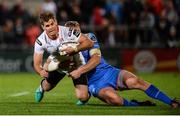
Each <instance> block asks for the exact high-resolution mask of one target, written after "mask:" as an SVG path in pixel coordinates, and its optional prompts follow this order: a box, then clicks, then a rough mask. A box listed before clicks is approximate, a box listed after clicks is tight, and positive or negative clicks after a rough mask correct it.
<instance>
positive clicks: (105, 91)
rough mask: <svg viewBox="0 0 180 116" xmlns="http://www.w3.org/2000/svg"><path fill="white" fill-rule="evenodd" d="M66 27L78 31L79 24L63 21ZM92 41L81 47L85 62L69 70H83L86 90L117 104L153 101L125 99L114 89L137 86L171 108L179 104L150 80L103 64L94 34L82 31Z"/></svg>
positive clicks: (101, 98)
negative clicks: (88, 47) (92, 44)
mask: <svg viewBox="0 0 180 116" xmlns="http://www.w3.org/2000/svg"><path fill="white" fill-rule="evenodd" d="M65 26H67V27H71V28H74V29H76V30H79V31H80V26H79V24H78V23H77V22H73V21H70V22H67V23H66V24H65ZM86 36H88V37H89V38H90V39H91V40H93V41H94V42H95V44H94V47H93V48H91V49H90V50H85V51H82V55H83V57H84V59H85V61H86V64H85V65H83V66H81V67H79V68H77V69H75V70H74V71H72V72H71V73H70V76H72V77H74V78H75V77H76V78H78V77H80V76H81V75H82V74H86V73H87V78H88V89H89V93H90V94H91V95H93V96H94V97H97V98H99V99H100V100H102V101H104V102H106V103H108V104H111V105H120V106H141V105H154V104H152V103H151V102H150V101H149V102H147V101H146V102H138V101H136V100H133V101H128V100H126V99H124V98H122V97H121V96H119V95H118V94H117V92H116V91H117V90H128V89H129V90H131V89H137V90H141V91H144V92H145V94H146V95H148V96H149V97H151V98H154V99H157V100H159V101H162V102H163V103H165V104H168V105H170V106H171V107H172V108H179V107H180V103H178V102H177V101H175V100H173V99H171V98H170V97H168V96H167V95H166V94H164V92H162V91H160V90H159V89H158V88H157V87H155V86H154V85H153V84H151V83H148V82H146V81H144V80H142V79H140V78H139V77H138V76H136V75H134V74H132V73H131V72H129V71H126V70H123V69H117V68H115V67H113V66H111V65H109V64H107V63H106V62H105V60H104V58H103V57H102V55H101V51H100V46H99V45H98V41H97V38H96V36H95V35H94V34H92V33H88V34H86ZM84 103H85V102H82V101H79V102H77V104H79V105H82V104H84Z"/></svg>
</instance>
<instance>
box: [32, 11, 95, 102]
mask: <svg viewBox="0 0 180 116" xmlns="http://www.w3.org/2000/svg"><path fill="white" fill-rule="evenodd" d="M40 23H41V26H42V28H43V30H44V32H42V34H41V35H40V36H39V37H38V38H37V39H36V42H35V46H34V69H35V71H36V72H37V74H39V75H40V76H41V77H42V78H43V80H42V81H41V84H40V86H39V87H38V88H37V89H36V92H35V100H36V102H40V101H41V100H42V98H43V96H44V92H45V91H49V90H51V89H53V88H54V87H55V86H56V85H57V83H58V82H59V81H60V80H61V79H62V78H63V77H64V76H65V75H66V73H64V72H63V71H59V70H55V71H47V70H45V69H44V68H43V56H44V52H47V53H49V54H50V55H53V56H55V58H56V56H60V54H59V52H61V53H62V52H63V53H65V55H66V56H71V55H74V54H80V53H79V51H82V50H86V49H89V48H91V47H92V46H93V41H91V40H90V39H88V38H87V37H86V36H84V35H83V34H82V33H80V32H78V31H76V30H73V29H70V28H67V27H64V26H60V25H58V24H57V20H56V18H55V16H54V15H53V14H52V13H50V12H44V13H41V14H40ZM68 42H70V43H77V46H76V47H71V46H69V47H66V48H65V49H62V51H59V48H60V47H61V46H62V45H63V44H64V43H68ZM79 58H80V57H79ZM78 60H82V59H78ZM67 63H68V62H67ZM69 63H70V62H69ZM67 66H69V65H67ZM61 68H63V67H61ZM64 68H67V67H64ZM73 82H74V86H75V92H76V97H77V99H79V100H80V101H85V100H87V98H88V97H89V96H88V89H87V79H86V76H85V75H82V76H81V77H79V78H77V79H73Z"/></svg>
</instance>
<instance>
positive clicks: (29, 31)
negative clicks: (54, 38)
mask: <svg viewBox="0 0 180 116" xmlns="http://www.w3.org/2000/svg"><path fill="white" fill-rule="evenodd" d="M40 33H41V29H40V27H39V26H38V25H37V23H36V19H34V18H32V20H31V21H30V22H29V25H28V26H27V28H26V30H25V42H26V44H27V45H28V46H30V47H32V46H33V45H34V43H35V41H36V38H37V37H38V36H39V35H40Z"/></svg>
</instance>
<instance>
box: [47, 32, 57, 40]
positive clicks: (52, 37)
mask: <svg viewBox="0 0 180 116" xmlns="http://www.w3.org/2000/svg"><path fill="white" fill-rule="evenodd" d="M48 37H49V38H50V39H51V40H56V39H58V37H59V34H58V33H57V34H56V35H53V36H52V35H48Z"/></svg>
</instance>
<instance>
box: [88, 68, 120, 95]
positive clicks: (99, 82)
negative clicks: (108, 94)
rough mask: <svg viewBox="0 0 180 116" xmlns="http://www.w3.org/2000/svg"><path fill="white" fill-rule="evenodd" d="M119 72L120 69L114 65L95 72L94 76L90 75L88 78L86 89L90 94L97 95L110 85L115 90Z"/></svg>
mask: <svg viewBox="0 0 180 116" xmlns="http://www.w3.org/2000/svg"><path fill="white" fill-rule="evenodd" d="M119 73H120V69H117V68H114V67H113V68H108V69H104V70H102V71H101V72H97V73H95V74H96V75H94V77H93V76H92V77H90V78H89V79H88V89H89V92H90V94H91V95H93V96H94V97H97V95H98V93H99V91H100V90H101V89H102V88H105V87H112V88H114V89H116V90H117V89H118V86H117V79H118V75H119ZM94 78H95V79H94Z"/></svg>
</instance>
